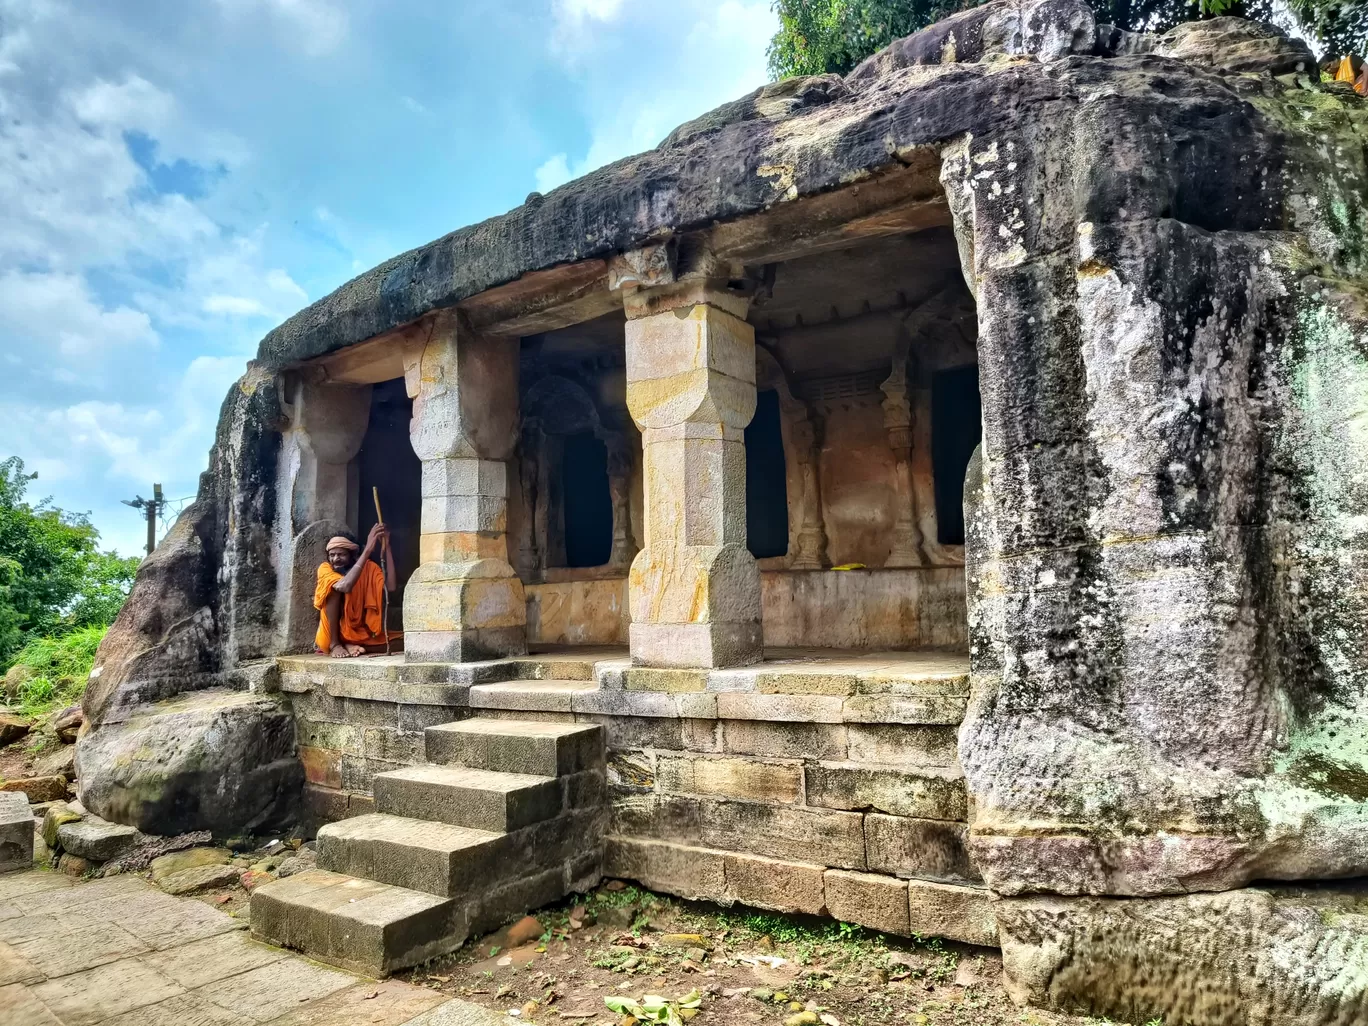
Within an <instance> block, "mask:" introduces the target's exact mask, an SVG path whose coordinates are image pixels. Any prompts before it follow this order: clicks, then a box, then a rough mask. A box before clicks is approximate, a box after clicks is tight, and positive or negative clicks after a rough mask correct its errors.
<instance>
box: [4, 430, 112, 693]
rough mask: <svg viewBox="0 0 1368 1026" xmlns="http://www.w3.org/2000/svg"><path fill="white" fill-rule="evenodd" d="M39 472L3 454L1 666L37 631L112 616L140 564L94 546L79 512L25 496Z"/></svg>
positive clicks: (95, 536) (93, 534)
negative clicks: (26, 469)
mask: <svg viewBox="0 0 1368 1026" xmlns="http://www.w3.org/2000/svg"><path fill="white" fill-rule="evenodd" d="M36 476H37V475H36V474H29V473H26V472H25V470H24V463H23V460H21V459H19V458H18V457H17V456H12V457H10V458H9V459H6V460H3V461H0V669H4V668H5V667H7V666H9V664H10V663H11V662H12V661H13V660H14V657H15V655H16V654H17V653H18V652H19V650H20V649H21V648H23V647H24V645H25V644H26V643H27V642H29V641H31V640H33V639H35V638H39V637H45V636H56V635H62V634H65V633H67V632H69V631H72V630H74V629H77V628H82V627H88V626H104V625H107V624H109V623H110V622H111V621H113V619H114V617H115V615H116V614H117V613H118V611H119V607H120V606H122V605H123V601H124V598H125V597H126V596H127V595H128V590H129V588H130V587H131V586H132V583H133V575H134V574H135V573H136V571H137V568H138V560H137V559H131V558H130V559H125V558H123V557H121V556H119V555H118V554H117V553H114V552H101V551H99V549H98V548H97V544H98V542H99V537H100V535H99V532H98V531H96V530H95V528H94V526H93V525H92V524H91V523H90V519H89V518H88V517H86V516H84V515H83V514H77V513H68V512H66V511H64V510H61V509H58V508H56V507H55V506H53V505H52V504H51V502H50V501H49V500H47V499H44V500H42V501H41V502H39V503H37V504H36V505H33V504H30V503H29V502H28V501H26V496H27V493H28V486H29V483H30V482H31V481H32V480H33V479H34V478H35V477H36Z"/></svg>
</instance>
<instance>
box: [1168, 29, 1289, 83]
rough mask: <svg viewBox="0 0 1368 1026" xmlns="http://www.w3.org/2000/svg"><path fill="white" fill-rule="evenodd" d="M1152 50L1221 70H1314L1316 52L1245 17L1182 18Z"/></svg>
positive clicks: (1280, 73) (1275, 71)
mask: <svg viewBox="0 0 1368 1026" xmlns="http://www.w3.org/2000/svg"><path fill="white" fill-rule="evenodd" d="M1153 52H1154V53H1156V54H1158V55H1159V56H1161V57H1177V58H1179V59H1180V60H1185V61H1190V62H1192V63H1194V64H1204V65H1206V66H1208V67H1212V68H1218V69H1219V70H1221V71H1250V72H1255V73H1258V72H1269V73H1271V74H1274V75H1285V74H1289V73H1291V72H1296V71H1302V72H1315V71H1316V55H1315V54H1313V53H1312V52H1311V48H1310V47H1309V46H1307V45H1306V42H1305V41H1304V40H1302V39H1298V38H1295V37H1289V36H1285V35H1283V33H1282V32H1280V31H1279V30H1278V29H1276V28H1274V27H1273V26H1271V25H1263V24H1260V23H1259V22H1256V21H1246V20H1245V19H1244V18H1212V19H1211V20H1209V21H1201V22H1196V21H1190V22H1185V23H1184V24H1182V25H1178V26H1175V27H1174V28H1171V29H1169V30H1168V31H1167V32H1165V33H1164V34H1163V35H1162V36H1160V37H1159V38H1158V39H1156V40H1155V42H1154V50H1153Z"/></svg>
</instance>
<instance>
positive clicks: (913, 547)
mask: <svg viewBox="0 0 1368 1026" xmlns="http://www.w3.org/2000/svg"><path fill="white" fill-rule="evenodd" d="M879 387H880V388H881V389H882V390H883V394H884V400H883V410H884V430H885V431H887V432H888V447H889V448H890V449H891V450H893V459H894V468H893V475H894V476H893V486H894V493H895V497H896V500H895V501H896V506H895V508H896V509H897V514H898V515H897V519H896V520H895V521H894V523H893V547H892V549H891V550H890V551H889V553H888V558H887V559H886V560H884V566H921V565H922V553H921V543H922V533H921V530H920V528H919V526H918V523H917V516H916V493H915V492H914V490H913V485H912V410H911V407H910V405H909V403H908V395H907V391H908V389H907V360H906V358H905V354H899V353H898V352H896V351H895V353H894V358H893V369H892V372H891V373H890V374H889V375H888V380H886V381H885V382H884V383H883V384H882V385H880V386H879Z"/></svg>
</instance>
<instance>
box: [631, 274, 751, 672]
mask: <svg viewBox="0 0 1368 1026" xmlns="http://www.w3.org/2000/svg"><path fill="white" fill-rule="evenodd" d="M748 302H749V301H748V299H747V298H745V297H741V296H737V295H735V294H733V293H729V292H727V291H726V289H725V287H724V286H720V285H715V284H711V283H707V284H705V283H701V282H699V283H679V284H677V285H672V286H668V287H665V288H661V289H651V290H641V291H637V292H632V293H629V294H628V295H627V298H626V302H625V306H626V309H627V317H628V320H627V330H626V336H627V407H628V409H629V410H630V411H631V414H632V419H633V420H635V421H636V424H637V426H638V427H639V428H640V429H641V442H642V452H643V459H644V464H645V467H644V469H645V475H644V476H645V489H644V490H645V496H644V497H645V535H646V538H645V541H646V547H645V548H644V549H642V551H641V552H640V553H638V554H637V557H636V559H635V560H633V562H632V569H631V574H630V577H629V584H628V594H629V600H630V605H631V613H632V624H631V634H630V640H631V650H632V659H633V661H634V662H636V663H639V664H642V665H646V666H667V667H714V666H741V665H745V664H748V663H754V662H758V661H759V660H760V659H761V658H762V655H763V646H762V642H761V634H760V572H759V568H758V567H757V566H756V563H755V559H754V557H752V556H751V554H750V552H749V550H748V549H747V548H746V450H745V444H744V440H743V432H744V430H745V427H746V425H747V424H748V423H749V422H750V419H751V417H753V416H754V415H755V332H754V331H753V330H752V328H751V326H750V325H749V324H747V323H746V321H745V315H746V307H747V305H748Z"/></svg>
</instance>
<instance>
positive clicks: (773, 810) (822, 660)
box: [279, 648, 996, 945]
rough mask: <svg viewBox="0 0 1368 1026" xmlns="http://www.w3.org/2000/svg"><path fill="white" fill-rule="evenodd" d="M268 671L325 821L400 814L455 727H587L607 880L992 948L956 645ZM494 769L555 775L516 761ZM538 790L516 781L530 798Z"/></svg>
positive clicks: (591, 654)
mask: <svg viewBox="0 0 1368 1026" xmlns="http://www.w3.org/2000/svg"><path fill="white" fill-rule="evenodd" d="M279 665H280V670H281V675H280V676H281V688H282V690H283V691H285V692H287V693H289V694H290V695H292V700H293V703H294V707H295V715H296V718H297V723H298V728H299V739H300V744H301V749H300V751H301V756H302V757H303V759H304V762H305V766H306V771H307V773H308V777H309V783H308V784H307V786H306V796H307V799H308V804H309V807H310V809H311V812H312V814H313V816H314V817H315V818H316V820H317V822H318V823H320V824H322V823H327V822H331V821H336V820H342V819H347V818H348V817H356V816H362V817H367V816H368V815H369V814H371V813H373V812H375V810H376V809H377V803H378V804H379V805H381V806H385V807H387V808H393V807H394V806H393V803H394V801H395V797H394V795H393V793H392V791H393V786H394V782H397V781H399V780H401V779H402V780H405V781H406V782H407V786H408V787H409V788H410V789H414V788H417V787H419V786H420V782H419V780H418V779H417V778H419V777H422V776H423V775H424V774H426V773H429V772H431V771H430V770H428V769H426V768H425V767H424V765H423V764H424V763H426V762H434V761H441V758H440V746H441V739H442V735H443V732H445V731H449V730H459V729H460V726H461V724H462V723H479V724H489V723H501V722H505V723H508V724H509V726H510V728H514V729H520V730H521V729H527V728H528V727H529V726H532V725H536V724H543V725H545V726H547V727H548V728H549V727H552V726H553V725H560V726H562V727H568V726H571V725H575V726H580V727H593V728H594V729H597V730H600V731H601V732H602V737H603V743H604V745H605V749H606V774H607V793H606V796H605V800H606V804H607V809H606V816H605V819H606V826H605V828H604V831H603V833H602V834H601V835H599V836H598V837H597V838H595V839H594V840H593V841H592V842H590V843H592V844H594V845H596V846H597V845H601V848H599V849H598V853H599V854H601V856H602V858H603V859H604V860H605V861H604V871H605V872H606V873H608V874H609V875H614V876H620V877H627V878H630V879H635V880H638V881H640V882H642V883H644V884H646V885H647V886H650V887H652V888H655V889H658V890H662V891H666V892H669V893H673V894H678V895H681V896H686V897H691V898H701V899H708V900H712V901H718V902H721V903H723V904H731V903H734V902H740V903H743V904H747V905H751V906H756V907H761V908H768V909H775V910H778V911H785V912H804V913H811V914H820V915H832V916H836V917H838V918H840V919H843V920H845V921H847V922H854V923H859V924H861V925H865V926H869V927H872V928H876V929H880V930H885V931H887V932H891V933H901V934H908V933H917V934H922V935H927V936H940V937H945V938H949V939H953V940H958V941H963V942H967V943H974V944H981V945H992V944H995V943H996V926H995V922H994V915H993V908H994V906H993V902H994V898H993V896H992V894H991V893H989V892H988V891H987V890H985V889H984V888H983V887H982V886H981V881H980V880H979V878H978V875H977V873H976V871H975V870H974V868H973V866H972V864H971V863H970V861H969V858H968V854H967V851H966V848H965V842H966V831H967V824H966V821H967V818H968V805H967V797H966V794H965V788H964V780H963V774H962V772H961V769H960V766H959V762H958V758H957V754H956V730H957V727H958V724H959V722H960V720H961V718H962V717H963V715H964V708H965V703H966V702H967V700H968V693H969V681H968V657H967V656H966V655H964V654H962V653H957V652H947V651H922V652H878V653H872V652H858V653H851V652H832V651H830V650H819V649H771V650H769V651H767V652H766V659H765V660H764V661H763V662H762V663H759V664H757V665H754V666H748V667H743V668H737V669H725V670H686V669H677V670H676V669H654V668H646V667H637V666H633V665H632V664H631V661H630V660H629V659H628V658H627V654H626V652H625V650H622V649H612V648H602V649H599V648H595V649H582V648H581V649H575V648H554V649H548V650H544V651H540V652H534V653H533V654H531V655H529V656H525V657H518V658H512V659H502V660H492V661H488V662H478V663H459V664H458V663H451V664H446V663H406V662H404V661H403V659H402V657H399V656H392V657H379V658H370V659H364V660H330V659H326V658H322V657H301V658H282V659H281V660H280V661H279ZM470 717H476V719H474V720H471V719H469V718H470ZM439 724H445V726H439ZM424 733H425V734H426V736H424ZM499 768H500V769H501V770H503V771H505V772H514V773H530V774H533V775H534V776H538V777H541V778H549V777H554V776H555V773H553V772H550V770H551V767H549V766H544V767H540V768H537V767H532V766H530V765H528V764H527V763H525V762H523V763H517V764H515V763H514V762H509V763H508V764H507V765H501V766H500V767H499ZM415 774H416V776H415ZM486 798H487V796H486V797H485V798H481V799H480V801H481V802H483V803H484V804H485V805H488V801H487V800H486ZM540 800H541V799H540V798H538V797H537V785H536V784H535V782H534V783H531V784H529V785H528V786H527V795H526V801H527V803H528V804H527V806H526V807H528V808H530V807H533V806H535V805H536V804H537V802H538V801H540ZM453 807H454V808H458V810H459V812H458V816H459V821H460V822H461V823H462V824H464V825H473V824H475V823H476V822H477V820H478V822H480V823H481V824H493V825H495V826H499V825H500V824H502V823H506V822H508V820H507V817H508V816H509V815H511V814H513V813H512V811H511V810H510V809H509V808H507V807H504V806H502V805H500V806H499V807H498V808H493V807H490V808H486V809H485V810H484V811H483V812H480V813H479V815H478V817H477V814H476V810H475V808H474V807H473V805H472V799H471V798H470V796H469V795H468V794H466V795H463V797H462V798H461V801H460V802H459V803H454V802H453V803H449V805H448V808H453ZM444 815H446V814H445V813H439V812H437V811H436V810H435V809H430V811H429V812H428V813H427V814H425V816H424V818H426V819H430V820H433V819H442V818H443V816H444ZM491 817H492V818H491ZM331 829H333V828H325V832H326V831H327V830H331ZM429 832H433V833H435V828H429ZM434 843H435V842H434ZM583 854H584V855H585V856H586V857H588V856H589V855H590V852H588V851H586V852H584V853H583ZM367 875H369V874H367ZM396 880H397V878H396ZM390 882H396V881H390ZM419 889H420V890H421V889H422V888H419ZM428 890H431V891H441V890H442V888H441V887H429V888H428Z"/></svg>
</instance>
